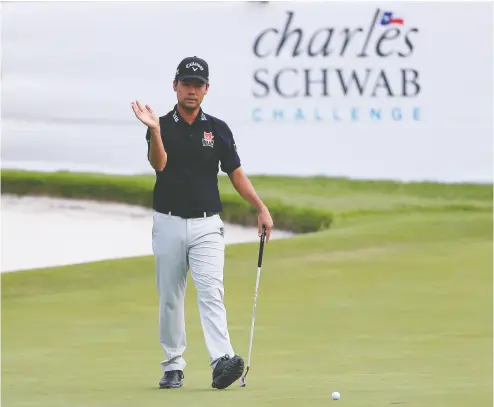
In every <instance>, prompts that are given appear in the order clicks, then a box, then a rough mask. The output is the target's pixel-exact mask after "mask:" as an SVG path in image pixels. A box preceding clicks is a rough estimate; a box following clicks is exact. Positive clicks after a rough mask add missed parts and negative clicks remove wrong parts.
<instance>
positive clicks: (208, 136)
mask: <svg viewBox="0 0 494 407" xmlns="http://www.w3.org/2000/svg"><path fill="white" fill-rule="evenodd" d="M213 138H214V136H213V133H207V132H204V138H203V139H202V145H203V146H204V147H213V145H214V140H213Z"/></svg>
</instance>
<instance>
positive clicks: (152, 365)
mask: <svg viewBox="0 0 494 407" xmlns="http://www.w3.org/2000/svg"><path fill="white" fill-rule="evenodd" d="M253 182H254V185H255V186H256V187H258V190H260V191H261V192H264V191H265V192H266V194H263V195H269V194H272V196H273V197H275V198H276V199H277V200H279V201H281V202H285V203H289V204H290V205H298V206H300V207H304V205H306V204H308V203H313V204H315V205H316V207H319V208H324V209H328V210H333V212H334V213H335V221H334V223H333V225H332V226H331V228H330V229H328V230H323V231H319V232H314V233H307V234H303V235H298V236H296V237H294V238H292V239H289V240H283V241H281V240H280V241H271V242H270V243H269V244H267V246H266V248H265V255H264V261H263V268H262V275H261V284H260V291H259V297H258V305H257V318H256V330H255V337H254V347H253V356H252V366H251V371H250V373H249V375H248V376H247V387H245V388H240V387H239V383H238V382H236V383H235V384H234V385H233V386H232V387H230V388H228V389H226V390H222V391H218V390H214V389H211V387H210V384H211V371H210V369H209V366H208V355H207V351H206V348H205V345H204V342H203V336H202V329H201V326H200V323H199V316H198V312H197V307H196V294H195V288H194V285H193V282H192V281H191V279H190V277H189V282H188V284H189V285H188V292H187V299H186V313H187V325H186V326H187V339H188V349H187V352H186V354H185V356H186V360H187V362H188V366H187V367H186V370H185V381H184V387H183V388H181V389H174V390H160V389H158V386H157V385H158V381H159V379H160V377H161V370H160V366H159V362H160V361H161V360H162V359H164V355H163V353H162V351H161V349H160V346H159V342H158V328H157V323H158V315H157V292H156V288H155V275H154V260H153V258H152V257H145V258H135V259H126V260H117V261H105V262H97V263H91V264H85V265H77V266H70V267H59V268H52V269H43V270H33V271H27V272H21V273H7V274H5V275H2V406H5V407H31V406H32V407H34V406H36V407H120V406H121V407H127V406H128V407H130V406H132V407H137V406H139V407H155V406H156V407H158V406H159V407H161V406H166V405H180V406H197V407H208V406H211V407H212V406H214V407H217V406H220V405H225V406H235V407H244V406H245V407H253V406H270V407H271V406H280V407H292V406H293V407H295V406H297V407H298V406H303V405H307V406H311V407H315V406H327V405H328V403H337V404H336V405H337V406H339V405H341V406H352V407H371V406H376V407H377V406H389V405H403V406H410V407H418V406H421V407H426V406H427V407H442V406H444V407H466V406H476V407H477V406H478V407H480V406H486V407H487V406H491V405H492V356H493V355H492V232H493V229H492V186H440V185H433V184H431V185H428V184H427V185H425V184H424V185H417V186H414V185H409V186H406V187H405V186H403V187H400V186H399V185H398V184H389V185H392V187H391V188H387V187H386V183H374V184H373V183H352V182H351V181H344V180H339V181H334V183H333V184H331V181H327V180H324V179H312V180H296V179H290V180H281V181H280V180H276V179H274V178H258V179H257V180H256V179H254V180H253ZM324 185H326V186H324ZM328 185H331V187H329V186H328ZM222 188H223V189H224V190H226V189H227V188H228V186H227V185H225V184H222ZM270 191H271V192H270ZM338 191H339V192H338ZM268 198H269V196H268ZM388 198H389V199H388ZM333 204H334V205H333ZM346 209H347V212H345V210H346ZM345 214H346V215H348V216H345ZM357 214H358V215H359V216H355V215H357ZM275 223H276V219H275ZM226 233H228V230H227V231H226ZM81 249H83V247H81ZM257 250H258V244H242V245H235V246H228V247H227V258H226V268H225V288H226V297H225V302H226V305H227V311H228V322H229V328H230V333H231V336H232V340H233V344H234V347H235V349H236V351H237V352H238V353H239V354H241V355H242V356H244V357H245V358H246V357H247V351H248V342H249V332H250V324H251V314H252V306H253V297H254V287H255V280H256V270H257ZM26 255H29V253H26ZM333 391H339V392H340V393H341V399H340V400H338V401H333V400H331V393H332V392H333ZM331 405H333V404H331Z"/></svg>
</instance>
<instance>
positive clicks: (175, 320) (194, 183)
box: [132, 57, 273, 389]
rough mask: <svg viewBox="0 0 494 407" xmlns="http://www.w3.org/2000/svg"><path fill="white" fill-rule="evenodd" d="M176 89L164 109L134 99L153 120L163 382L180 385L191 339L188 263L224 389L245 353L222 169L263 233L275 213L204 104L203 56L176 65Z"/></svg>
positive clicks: (216, 377) (150, 140)
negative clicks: (231, 297)
mask: <svg viewBox="0 0 494 407" xmlns="http://www.w3.org/2000/svg"><path fill="white" fill-rule="evenodd" d="M173 90H174V91H175V92H176V94H177V104H176V105H175V106H174V108H173V109H172V110H171V111H170V112H168V114H166V115H164V116H161V117H158V116H157V115H156V113H155V112H154V111H153V110H152V109H151V107H150V106H149V105H145V106H143V105H142V104H141V103H140V102H139V101H135V102H132V110H133V111H134V113H135V115H136V117H137V118H138V119H139V120H140V121H141V122H142V123H143V124H145V125H146V126H147V132H146V140H147V145H148V148H147V150H148V160H149V162H150V164H151V166H152V167H153V168H154V170H155V172H156V182H155V186H154V192H153V209H154V214H153V230H152V247H153V253H154V256H155V259H156V279H157V288H158V293H159V332H160V344H161V347H162V348H163V351H164V353H165V356H166V359H165V360H163V361H162V362H161V366H162V368H163V372H164V375H163V377H162V378H161V380H160V382H159V386H160V387H161V388H178V387H181V386H182V383H183V378H184V373H183V372H184V368H185V366H186V362H185V359H184V352H185V349H186V345H187V341H186V334H185V321H184V297H185V289H186V280H187V272H188V269H189V268H190V271H191V275H192V279H193V281H194V284H195V287H196V289H197V295H198V307H199V313H200V318H201V324H202V329H203V333H204V339H205V342H206V346H207V349H208V352H209V357H210V364H211V369H212V387H213V388H216V389H224V388H226V387H228V386H230V385H231V384H232V383H234V382H235V381H236V380H237V379H239V378H240V377H241V375H242V373H243V370H244V361H243V359H242V358H241V357H240V356H238V355H237V354H236V353H235V351H234V349H233V347H232V344H231V342H230V335H229V332H228V327H227V316H226V310H225V306H224V303H223V297H224V286H223V266H224V255H225V241H224V229H223V228H224V224H223V221H222V219H221V217H220V215H219V213H220V212H221V211H222V204H221V201H220V194H219V190H218V171H219V169H220V168H221V170H222V171H223V172H224V173H226V174H228V176H229V178H230V181H231V183H232V185H233V186H234V187H235V189H236V191H237V192H238V193H239V195H240V196H242V197H243V198H244V199H245V200H247V201H248V202H249V203H250V204H252V205H253V206H255V207H256V208H257V211H258V229H259V235H260V234H261V232H262V226H263V225H265V227H266V241H269V237H270V233H271V229H272V227H273V221H272V219H271V215H270V213H269V210H268V208H267V207H266V206H265V205H264V204H263V202H262V201H261V199H260V198H259V197H258V195H257V193H256V191H255V190H254V188H253V186H252V184H251V182H250V181H249V179H248V178H247V176H246V175H245V174H244V172H243V170H242V168H241V166H240V158H239V155H238V153H237V148H236V146H235V140H234V137H233V134H232V131H231V130H230V128H229V127H228V125H227V124H226V123H225V122H224V121H222V120H220V119H217V118H216V117H213V116H211V115H209V114H206V113H205V112H203V110H202V108H201V103H202V101H203V99H204V97H205V96H206V94H207V93H208V90H209V67H208V64H207V63H206V61H204V60H203V59H201V58H198V57H188V58H185V59H184V60H182V61H181V62H180V64H179V65H178V68H177V71H176V74H175V79H174V81H173Z"/></svg>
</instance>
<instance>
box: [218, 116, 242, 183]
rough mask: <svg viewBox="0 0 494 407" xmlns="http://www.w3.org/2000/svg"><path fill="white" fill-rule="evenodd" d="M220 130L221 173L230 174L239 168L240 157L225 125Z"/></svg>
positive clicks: (231, 135) (230, 133) (231, 134)
mask: <svg viewBox="0 0 494 407" xmlns="http://www.w3.org/2000/svg"><path fill="white" fill-rule="evenodd" d="M221 128H222V133H221V135H220V137H221V151H220V163H221V171H223V172H224V173H226V174H230V173H232V172H233V171H234V170H236V169H237V168H239V167H240V157H239V155H238V152H237V146H236V144H235V139H234V137H233V133H232V132H231V130H230V128H229V127H228V126H227V125H226V124H225V125H224V126H221Z"/></svg>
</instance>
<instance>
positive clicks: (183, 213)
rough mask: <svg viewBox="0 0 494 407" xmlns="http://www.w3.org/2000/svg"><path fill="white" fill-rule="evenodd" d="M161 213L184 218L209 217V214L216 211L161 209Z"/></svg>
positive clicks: (214, 213) (211, 214)
mask: <svg viewBox="0 0 494 407" xmlns="http://www.w3.org/2000/svg"><path fill="white" fill-rule="evenodd" d="M163 213H165V214H167V215H172V216H179V217H181V218H184V219H192V218H209V217H210V216H214V215H217V214H218V212H210V211H163Z"/></svg>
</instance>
